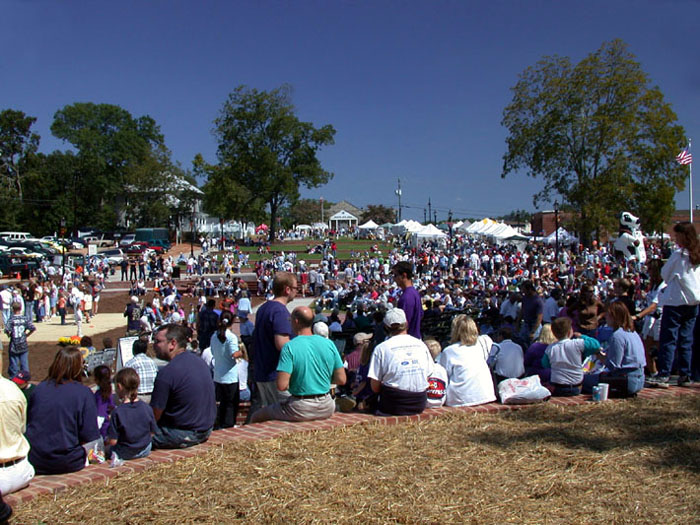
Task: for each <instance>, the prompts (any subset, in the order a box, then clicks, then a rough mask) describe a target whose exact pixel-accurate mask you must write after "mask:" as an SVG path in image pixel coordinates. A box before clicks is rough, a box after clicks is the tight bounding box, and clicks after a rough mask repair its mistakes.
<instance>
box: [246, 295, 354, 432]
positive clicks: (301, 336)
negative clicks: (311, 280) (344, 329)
mask: <svg viewBox="0 0 700 525" xmlns="http://www.w3.org/2000/svg"><path fill="white" fill-rule="evenodd" d="M313 319H314V314H313V312H312V311H311V309H310V308H309V307H307V306H299V307H297V308H295V309H294V311H293V312H292V332H293V333H294V334H295V335H296V337H295V338H294V339H292V340H291V341H289V342H288V343H287V344H285V345H284V346H283V347H282V352H281V353H280V359H279V364H278V365H277V389H278V390H279V391H281V392H282V391H284V390H289V393H290V396H289V397H288V398H287V399H285V400H284V401H282V402H280V403H275V404H272V405H268V406H265V407H263V408H261V409H260V410H258V411H256V412H255V413H254V414H253V416H252V418H251V423H259V422H261V421H267V420H268V419H279V420H282V421H312V420H314V419H326V418H329V417H331V416H332V415H333V412H334V410H335V402H334V401H333V398H332V397H331V395H330V388H331V383H334V384H336V385H344V384H345V381H346V378H345V369H344V368H343V363H342V361H341V360H340V354H339V353H338V350H337V349H336V347H335V344H334V343H333V342H331V341H330V340H328V339H326V338H324V337H321V336H319V335H314V334H313V333H312V331H311V327H312V325H313Z"/></svg>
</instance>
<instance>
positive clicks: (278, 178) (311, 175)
mask: <svg viewBox="0 0 700 525" xmlns="http://www.w3.org/2000/svg"><path fill="white" fill-rule="evenodd" d="M214 125H215V129H214V135H215V136H216V138H217V140H218V142H219V146H218V150H217V157H218V160H219V168H220V170H221V171H220V173H222V174H225V175H226V179H225V180H224V181H222V182H225V181H226V180H230V181H235V182H237V183H238V184H240V185H241V186H243V187H244V188H246V189H247V190H248V191H249V192H250V196H251V198H254V199H258V200H260V201H261V202H264V203H265V204H266V205H267V206H268V207H269V211H270V239H274V237H275V230H276V226H277V216H278V213H279V210H280V208H281V207H282V206H283V205H285V204H288V203H290V202H294V201H295V200H296V199H297V198H298V197H299V187H300V186H304V187H306V188H314V187H318V186H320V185H322V184H325V183H327V182H328V181H329V180H330V179H331V177H332V176H333V175H332V173H330V172H328V171H326V170H324V169H323V167H322V166H321V162H320V161H319V159H318V157H317V156H316V154H317V152H318V150H319V149H320V148H321V147H322V146H326V145H330V144H333V142H334V141H333V137H334V136H335V129H333V126H331V125H325V126H321V127H319V128H316V127H314V126H313V124H312V123H310V122H302V121H301V120H299V118H298V117H297V116H296V114H295V108H294V106H293V104H292V102H291V89H290V88H289V86H282V87H280V88H277V89H274V90H272V91H258V90H257V89H252V88H248V87H246V86H239V87H238V88H236V89H235V90H234V91H233V92H232V93H231V94H230V95H229V97H228V99H227V100H226V102H225V103H224V105H223V107H222V109H221V111H220V113H219V116H218V117H217V119H216V120H215V121H214Z"/></svg>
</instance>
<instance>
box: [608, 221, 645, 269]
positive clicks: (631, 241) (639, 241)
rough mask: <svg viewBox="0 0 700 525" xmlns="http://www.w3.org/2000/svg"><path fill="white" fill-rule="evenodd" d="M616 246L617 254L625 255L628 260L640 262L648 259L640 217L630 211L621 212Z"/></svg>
mask: <svg viewBox="0 0 700 525" xmlns="http://www.w3.org/2000/svg"><path fill="white" fill-rule="evenodd" d="M614 247H615V255H617V256H618V257H623V258H624V259H625V260H626V261H629V260H635V261H637V262H639V263H645V262H646V261H647V251H646V248H644V235H643V234H642V230H641V228H640V226H639V218H637V217H635V216H634V215H632V214H631V213H630V212H628V211H623V212H622V213H620V236H619V237H618V238H617V240H616V241H615V245H614Z"/></svg>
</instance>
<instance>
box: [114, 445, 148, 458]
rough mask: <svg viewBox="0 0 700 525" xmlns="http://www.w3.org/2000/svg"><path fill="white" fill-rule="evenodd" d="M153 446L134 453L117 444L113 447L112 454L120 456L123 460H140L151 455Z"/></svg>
mask: <svg viewBox="0 0 700 525" xmlns="http://www.w3.org/2000/svg"><path fill="white" fill-rule="evenodd" d="M152 446H153V444H152V443H149V444H148V446H146V447H145V448H144V449H142V450H139V451H138V452H134V451H133V450H131V449H130V448H128V447H125V446H124V445H120V444H119V443H117V444H116V445H114V446H113V447H112V452H113V453H114V454H116V455H117V456H119V457H120V458H121V459H139V458H145V457H146V456H148V455H149V454H150V453H151V448H152Z"/></svg>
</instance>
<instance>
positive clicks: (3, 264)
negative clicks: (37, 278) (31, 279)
mask: <svg viewBox="0 0 700 525" xmlns="http://www.w3.org/2000/svg"><path fill="white" fill-rule="evenodd" d="M38 267H39V263H38V262H37V261H36V260H35V259H30V258H28V257H23V256H21V255H8V254H4V253H2V254H0V274H2V275H5V276H9V275H14V274H16V273H20V274H22V273H23V272H26V275H27V277H28V273H29V272H31V271H32V270H36V269H37V268H38Z"/></svg>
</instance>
